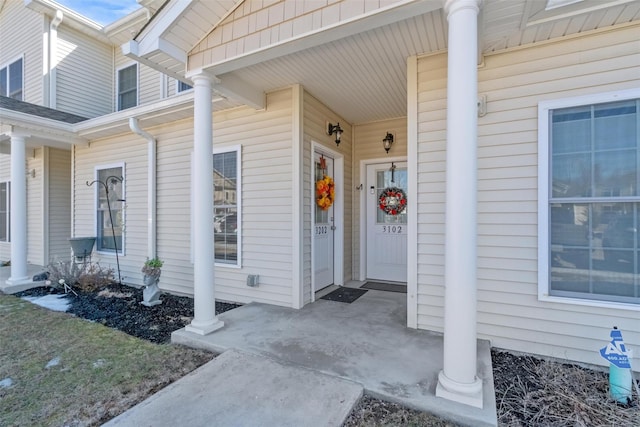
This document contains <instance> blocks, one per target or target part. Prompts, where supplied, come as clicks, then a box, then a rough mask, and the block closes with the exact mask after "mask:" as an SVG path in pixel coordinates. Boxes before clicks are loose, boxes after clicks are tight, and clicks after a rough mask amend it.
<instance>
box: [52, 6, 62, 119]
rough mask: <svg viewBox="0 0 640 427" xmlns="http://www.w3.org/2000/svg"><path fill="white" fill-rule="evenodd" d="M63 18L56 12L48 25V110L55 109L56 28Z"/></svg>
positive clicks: (56, 70) (58, 11) (60, 12)
mask: <svg viewBox="0 0 640 427" xmlns="http://www.w3.org/2000/svg"><path fill="white" fill-rule="evenodd" d="M63 17H64V15H63V13H62V11H61V10H56V14H55V16H54V17H53V19H52V20H51V24H49V108H56V104H57V100H56V97H57V93H56V80H57V79H56V76H57V74H58V26H59V25H60V23H61V22H62V18H63Z"/></svg>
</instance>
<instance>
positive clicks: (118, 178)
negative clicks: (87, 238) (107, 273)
mask: <svg viewBox="0 0 640 427" xmlns="http://www.w3.org/2000/svg"><path fill="white" fill-rule="evenodd" d="M95 179H96V180H97V181H98V182H95V183H94V184H93V185H94V186H95V187H96V201H97V202H96V224H97V227H96V236H97V239H96V247H97V250H98V251H100V252H114V253H115V251H116V250H117V251H118V253H124V188H125V186H124V184H125V181H124V165H110V166H103V167H98V168H96V178H95Z"/></svg>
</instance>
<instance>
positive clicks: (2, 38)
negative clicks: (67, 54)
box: [0, 1, 46, 105]
mask: <svg viewBox="0 0 640 427" xmlns="http://www.w3.org/2000/svg"><path fill="white" fill-rule="evenodd" d="M45 22H46V19H45V18H44V17H43V16H42V15H41V14H40V13H38V12H35V11H33V10H31V9H29V8H27V7H25V6H24V2H21V1H7V2H3V3H2V8H1V13H0V67H4V66H5V65H8V64H9V63H10V62H14V61H15V60H16V59H18V58H23V63H22V69H23V76H22V82H23V93H22V97H21V100H22V101H26V102H30V103H32V104H39V105H42V102H43V93H44V92H43V91H44V88H43V84H44V83H43V82H44V76H43V73H42V69H43V65H42V61H43V58H42V49H43V45H42V43H43V41H42V40H43V32H44V28H45Z"/></svg>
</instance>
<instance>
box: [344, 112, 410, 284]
mask: <svg viewBox="0 0 640 427" xmlns="http://www.w3.org/2000/svg"><path fill="white" fill-rule="evenodd" d="M387 132H391V133H393V134H394V141H393V147H392V148H391V150H390V151H389V154H387V153H386V152H385V151H384V148H383V146H382V139H383V138H384V137H385V136H386V134H387ZM353 134H354V144H355V146H354V161H353V182H354V184H353V187H352V188H353V190H351V189H350V191H351V194H352V195H353V197H352V204H353V242H354V245H353V253H352V259H353V275H352V278H353V279H354V280H357V279H358V278H359V277H360V274H365V272H361V271H360V257H361V256H366V251H365V250H364V249H362V250H361V248H360V236H361V233H366V230H362V231H361V230H360V221H361V216H362V215H364V214H363V213H361V212H360V198H361V197H364V194H365V190H364V188H365V187H366V185H365V184H366V182H364V181H362V180H361V178H360V175H361V174H362V171H361V170H360V162H361V161H362V160H370V159H379V160H381V161H382V162H384V161H385V157H388V156H393V157H399V156H406V155H407V119H406V118H405V117H403V118H399V119H393V120H384V121H379V122H374V123H365V124H360V125H355V126H354V131H353ZM364 172H365V173H366V171H364ZM365 179H366V176H365ZM361 184H362V185H363V189H362V190H360V191H357V190H355V187H356V186H359V185H361Z"/></svg>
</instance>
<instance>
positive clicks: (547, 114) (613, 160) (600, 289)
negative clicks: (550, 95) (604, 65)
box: [540, 93, 640, 304]
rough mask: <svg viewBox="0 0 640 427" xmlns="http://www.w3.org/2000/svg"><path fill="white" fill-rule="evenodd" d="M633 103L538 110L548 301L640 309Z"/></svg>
mask: <svg viewBox="0 0 640 427" xmlns="http://www.w3.org/2000/svg"><path fill="white" fill-rule="evenodd" d="M633 95H634V97H632V98H629V99H624V98H623V97H620V96H615V97H611V96H603V99H606V100H607V101H608V102H598V97H595V98H594V97H591V98H589V100H590V101H595V102H590V103H588V104H582V105H575V106H562V102H555V104H556V105H558V106H559V107H558V108H553V106H552V108H544V106H543V105H542V104H541V107H543V108H541V109H540V113H541V119H542V121H541V124H543V125H544V124H545V123H546V126H547V127H546V129H541V131H542V132H548V139H549V141H548V146H547V147H543V148H544V150H545V151H546V150H548V152H547V154H548V158H547V159H546V162H547V164H546V165H542V163H543V162H544V159H542V157H541V166H543V168H541V170H540V172H541V174H542V173H544V174H545V175H544V176H548V184H547V185H546V188H544V187H545V186H544V185H541V186H540V187H541V190H542V193H541V195H543V197H544V198H543V199H542V198H541V199H542V200H546V208H545V207H543V206H542V205H541V210H542V209H544V210H545V211H546V212H541V214H542V215H541V217H540V220H541V224H543V225H544V226H546V227H547V230H546V236H542V237H543V238H542V239H541V240H540V242H544V241H545V240H546V248H542V249H543V250H546V251H547V253H546V257H545V258H546V259H543V260H542V261H543V262H546V265H543V269H544V270H546V273H547V277H546V281H547V285H548V288H547V289H548V295H549V296H551V297H567V298H576V299H584V300H592V301H594V300H595V301H606V302H615V303H627V304H640V233H638V231H639V228H640V97H639V96H638V94H637V93H634V94H633ZM612 99H615V100H612ZM550 104H553V103H550ZM541 139H542V138H541ZM541 142H542V143H544V142H543V141H541ZM541 176H542V175H541ZM544 232H545V230H543V229H542V228H541V234H542V233H544ZM543 255H544V254H543V253H542V252H541V257H542V256H543ZM545 267H546V268H545ZM541 280H544V278H543V277H541Z"/></svg>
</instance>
